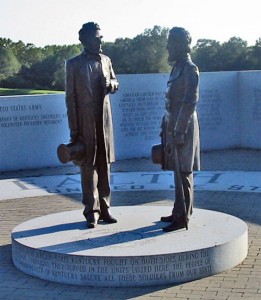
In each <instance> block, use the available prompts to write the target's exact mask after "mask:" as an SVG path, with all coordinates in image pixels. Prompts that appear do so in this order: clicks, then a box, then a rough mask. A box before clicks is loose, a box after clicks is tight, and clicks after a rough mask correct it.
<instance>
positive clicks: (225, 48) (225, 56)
mask: <svg viewBox="0 0 261 300" xmlns="http://www.w3.org/2000/svg"><path fill="white" fill-rule="evenodd" d="M249 55H250V50H249V48H248V47H247V42H246V41H244V40H242V39H241V38H238V37H232V38H230V39H229V41H228V42H225V43H223V44H222V47H221V57H222V70H223V71H237V70H247V69H249V67H250V66H249Z"/></svg>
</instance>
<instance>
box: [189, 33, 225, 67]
mask: <svg viewBox="0 0 261 300" xmlns="http://www.w3.org/2000/svg"><path fill="white" fill-rule="evenodd" d="M220 52H221V45H220V43H219V42H217V41H215V40H209V39H200V40H198V41H197V44H196V46H195V47H193V49H192V56H193V60H194V61H195V63H196V64H197V65H198V67H199V70H200V71H201V72H206V71H208V72H210V71H220V70H221V69H222V62H221V53H220Z"/></svg>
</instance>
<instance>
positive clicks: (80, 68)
mask: <svg viewBox="0 0 261 300" xmlns="http://www.w3.org/2000/svg"><path fill="white" fill-rule="evenodd" d="M79 40H80V41H81V44H82V46H83V48H84V49H83V52H82V53H81V54H79V55H77V56H75V57H72V58H70V59H69V60H67V61H66V84H65V86H66V89H65V91H66V106H67V114H68V123H69V128H70V136H71V143H73V146H72V145H71V147H70V146H69V145H67V147H65V146H61V147H60V149H59V150H60V154H61V158H62V160H64V161H67V160H68V159H70V160H71V159H73V158H74V159H73V160H74V162H75V163H76V164H78V165H79V167H80V171H81V185H82V192H83V194H82V202H83V205H84V206H85V209H84V216H85V217H86V220H87V221H88V220H90V219H91V220H93V219H94V216H96V214H98V215H100V214H103V215H109V207H110V202H111V190H110V163H111V162H114V161H115V154H114V139H113V125H112V113H111V104H110V98H109V94H110V93H111V94H113V93H115V92H116V91H117V90H118V85H119V83H118V81H117V78H116V76H115V74H114V71H113V68H112V63H111V60H110V58H109V57H108V56H106V55H104V54H102V49H101V45H102V35H101V31H100V27H99V25H98V24H96V23H93V22H89V23H86V24H83V26H82V28H81V29H80V31H79ZM79 141H81V143H83V145H84V149H85V150H84V153H82V150H80V151H78V150H79V149H75V146H76V145H77V143H79ZM76 148H77V147H76ZM74 150H76V151H74ZM96 219H97V218H95V220H96ZM110 220H112V217H111V219H110ZM115 221H116V220H115ZM91 224H92V225H93V226H96V222H91Z"/></svg>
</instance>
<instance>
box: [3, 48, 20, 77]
mask: <svg viewBox="0 0 261 300" xmlns="http://www.w3.org/2000/svg"><path fill="white" fill-rule="evenodd" d="M20 68H21V65H20V63H19V62H18V60H17V59H16V57H15V55H14V53H13V51H12V50H11V49H10V48H4V47H0V80H3V79H6V78H8V77H10V76H12V75H14V74H16V73H17V72H18V71H19V69H20Z"/></svg>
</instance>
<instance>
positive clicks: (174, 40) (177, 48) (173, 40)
mask: <svg viewBox="0 0 261 300" xmlns="http://www.w3.org/2000/svg"><path fill="white" fill-rule="evenodd" d="M167 51H168V53H169V57H168V61H169V62H175V61H178V60H180V59H182V58H184V56H185V55H186V54H187V53H188V45H187V43H185V42H184V40H182V39H181V38H180V37H179V36H175V35H174V34H172V35H169V37H168V43H167Z"/></svg>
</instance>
